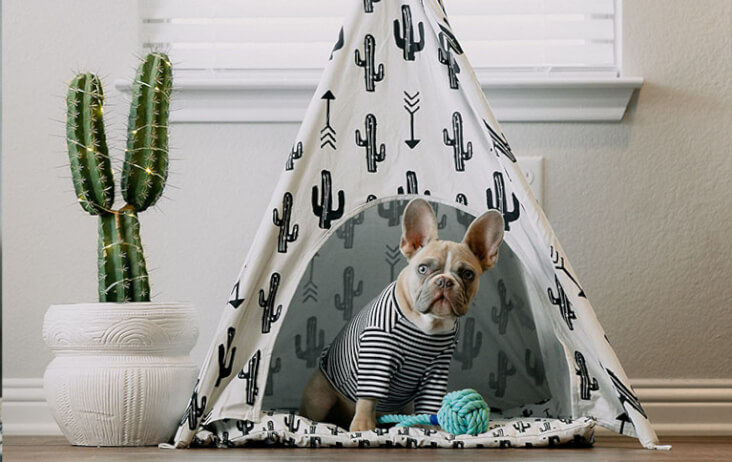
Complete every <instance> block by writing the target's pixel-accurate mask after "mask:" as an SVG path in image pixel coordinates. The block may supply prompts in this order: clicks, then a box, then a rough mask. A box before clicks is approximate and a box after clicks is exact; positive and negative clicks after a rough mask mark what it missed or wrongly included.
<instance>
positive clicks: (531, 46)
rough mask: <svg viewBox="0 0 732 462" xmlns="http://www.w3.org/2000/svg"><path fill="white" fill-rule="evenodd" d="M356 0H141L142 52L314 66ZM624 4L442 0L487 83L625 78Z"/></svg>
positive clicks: (209, 62) (241, 68)
mask: <svg viewBox="0 0 732 462" xmlns="http://www.w3.org/2000/svg"><path fill="white" fill-rule="evenodd" d="M351 1H357V0H307V1H304V0H206V1H201V0H140V1H139V12H140V17H141V21H142V24H141V41H142V45H143V48H144V49H145V51H147V50H164V51H167V52H168V53H169V54H170V56H171V59H172V61H173V62H174V63H175V66H176V70H177V73H178V76H179V77H182V76H191V77H194V76H195V77H203V76H208V77H211V76H221V74H224V75H227V76H233V75H235V74H237V73H243V72H246V71H253V70H317V69H319V68H322V66H323V65H324V63H325V62H326V60H327V59H328V56H329V55H330V51H331V49H332V47H333V44H334V43H335V41H336V39H337V37H338V31H339V29H340V26H341V23H342V18H343V16H344V15H345V14H346V10H347V9H348V7H349V5H350V3H349V2H351ZM618 2H619V0H443V3H444V5H445V9H446V10H447V13H448V15H449V18H450V23H451V25H452V28H453V30H454V31H455V34H456V36H457V37H458V38H459V39H460V41H461V44H462V46H463V48H464V49H465V51H466V53H467V54H468V57H469V59H470V61H471V64H472V65H473V67H474V68H475V69H476V71H478V72H479V74H480V75H481V76H482V77H485V76H496V77H499V78H500V77H507V76H514V75H518V76H521V77H524V78H526V77H531V76H538V77H551V76H555V75H564V76H566V75H568V74H569V75H580V76H585V77H586V76H588V75H595V76H601V77H615V76H617V75H618V59H617V55H618V36H619V34H618V32H617V31H618V27H617V21H618V19H619V13H618Z"/></svg>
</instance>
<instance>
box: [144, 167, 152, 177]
mask: <svg viewBox="0 0 732 462" xmlns="http://www.w3.org/2000/svg"><path fill="white" fill-rule="evenodd" d="M145 171H146V172H147V174H148V175H152V169H151V168H150V167H148V168H146V169H145Z"/></svg>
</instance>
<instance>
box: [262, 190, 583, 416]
mask: <svg viewBox="0 0 732 462" xmlns="http://www.w3.org/2000/svg"><path fill="white" fill-rule="evenodd" d="M424 198H425V199H427V200H428V201H430V203H431V204H432V206H433V208H434V210H435V214H436V216H437V220H438V224H439V237H440V239H443V240H454V241H460V240H462V238H463V235H464V233H465V231H466V229H467V227H468V225H469V224H470V223H471V222H472V221H473V219H474V218H475V217H474V216H473V215H472V214H471V213H469V212H467V211H465V210H462V209H460V208H457V207H456V205H455V203H451V204H446V203H441V202H438V201H436V200H435V199H434V198H430V197H429V196H425V197H424ZM407 203H408V199H407V198H405V196H394V197H391V198H385V199H380V200H376V201H373V202H370V203H369V204H368V205H367V206H366V207H365V208H362V209H360V211H357V212H356V213H355V214H353V215H351V216H350V217H349V218H348V219H344V220H342V221H341V225H340V226H339V227H338V228H336V229H334V230H333V232H332V233H331V234H330V236H329V237H328V238H327V239H326V240H325V242H324V243H323V245H322V246H321V247H320V248H319V249H318V251H317V253H316V254H315V256H314V257H313V258H312V259H311V261H310V263H309V265H308V269H307V271H306V272H305V274H304V275H303V277H302V279H301V280H300V282H299V284H298V287H297V290H296V291H295V294H294V297H293V299H292V300H291V302H290V307H289V309H288V311H287V316H286V317H285V319H284V321H283V324H282V327H281V329H280V332H279V335H278V337H277V340H276V342H275V345H274V349H273V354H272V360H271V362H270V367H269V372H268V377H267V385H266V389H265V390H264V400H263V404H262V408H263V409H272V410H278V411H284V412H291V411H296V410H297V409H298V407H299V403H300V398H301V395H302V389H303V387H304V385H305V383H306V382H307V380H308V378H309V377H310V375H311V374H312V373H313V371H314V370H315V369H316V368H317V367H318V364H319V359H320V354H321V352H322V350H323V348H324V347H325V346H327V345H328V344H329V343H330V342H331V341H332V340H333V338H334V337H335V336H336V335H337V334H338V332H339V331H340V330H341V329H342V328H343V326H344V325H345V324H346V323H347V322H348V321H349V320H350V319H351V318H352V317H353V316H354V315H355V314H356V313H357V312H358V311H359V310H360V309H361V308H363V307H364V306H366V305H367V304H368V303H369V301H371V300H372V299H373V298H374V297H376V296H377V295H378V294H379V293H380V292H381V291H382V290H383V289H384V288H385V287H386V286H387V285H388V284H389V283H390V282H392V281H394V280H396V278H397V276H398V275H399V272H400V271H401V270H402V269H403V268H404V267H405V266H406V264H407V262H406V259H405V258H404V256H403V255H402V254H401V253H400V251H399V239H400V236H401V216H402V213H403V211H404V209H405V207H406V205H407ZM525 275H526V271H525V269H524V266H523V264H522V263H521V261H520V260H519V258H518V257H517V256H516V254H515V253H514V252H513V251H512V250H511V248H510V247H509V245H508V244H507V243H506V242H504V243H503V244H502V247H501V250H500V256H499V261H498V264H497V265H496V267H494V268H493V269H491V270H489V271H487V272H486V273H484V274H483V276H482V277H481V281H480V289H479V291H478V294H477V295H476V297H475V299H474V301H473V303H472V305H471V307H470V311H469V312H468V313H467V315H465V316H463V317H462V318H461V319H460V327H459V337H458V344H457V348H456V349H455V354H454V356H453V360H452V364H451V367H450V380H449V386H448V389H449V390H458V389H462V388H474V389H476V390H477V391H478V392H480V393H481V395H482V396H483V397H484V398H485V400H486V401H487V402H488V404H489V405H490V406H491V408H492V410H493V412H503V413H504V414H505V415H507V416H524V417H526V416H529V415H536V416H537V417H561V416H564V415H570V413H571V410H570V409H569V408H564V409H563V407H564V406H563V405H562V403H568V402H569V401H568V399H569V397H567V399H566V400H565V399H562V397H555V398H559V399H555V400H553V401H552V403H553V404H552V408H549V407H547V406H545V409H541V404H542V403H546V402H548V401H549V400H550V398H552V397H553V396H552V393H551V390H552V389H557V388H555V387H553V386H551V383H550V381H549V380H548V379H547V374H546V371H547V366H546V365H547V364H549V363H551V367H552V376H554V377H556V378H557V380H559V379H561V378H563V377H567V376H568V371H567V365H566V361H564V359H563V358H564V355H563V353H562V349H561V346H560V345H559V344H558V341H557V340H556V339H555V338H554V337H551V338H545V339H541V340H540V338H539V335H538V334H537V323H542V322H549V321H548V319H546V318H545V317H543V316H541V315H540V316H535V314H534V313H533V312H532V308H531V295H530V293H531V289H530V287H529V286H528V282H527V281H526V276H525ZM552 355H554V356H555V357H556V361H549V362H548V361H547V358H551V357H552ZM563 383H564V384H565V387H563V388H558V389H559V390H562V389H567V388H568V387H567V386H566V384H567V383H568V379H565V380H564V381H563ZM527 405H528V406H527Z"/></svg>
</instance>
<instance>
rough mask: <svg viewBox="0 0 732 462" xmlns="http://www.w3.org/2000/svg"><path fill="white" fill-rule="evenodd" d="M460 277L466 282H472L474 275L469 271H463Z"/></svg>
mask: <svg viewBox="0 0 732 462" xmlns="http://www.w3.org/2000/svg"><path fill="white" fill-rule="evenodd" d="M462 277H463V279H465V280H466V281H472V280H473V279H475V273H474V272H473V271H471V270H465V271H463V274H462Z"/></svg>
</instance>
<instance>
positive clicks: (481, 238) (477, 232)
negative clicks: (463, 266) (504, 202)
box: [463, 210, 504, 271]
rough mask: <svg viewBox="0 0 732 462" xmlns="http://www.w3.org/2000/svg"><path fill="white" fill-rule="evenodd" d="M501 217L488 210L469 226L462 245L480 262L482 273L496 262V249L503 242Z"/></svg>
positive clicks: (498, 213) (499, 214)
mask: <svg viewBox="0 0 732 462" xmlns="http://www.w3.org/2000/svg"><path fill="white" fill-rule="evenodd" d="M503 227H504V222H503V216H502V215H501V213H500V212H498V211H497V210H489V211H487V212H485V213H484V214H483V215H481V216H479V217H478V218H476V219H475V220H473V222H472V223H471V224H470V227H468V230H467V231H466V232H465V237H464V238H463V243H464V244H467V246H468V247H470V250H471V251H472V252H473V253H474V254H475V256H476V257H478V260H480V265H481V266H482V267H483V271H485V270H487V269H489V268H492V267H493V266H494V265H495V264H496V262H498V249H499V247H500V246H501V242H502V241H503Z"/></svg>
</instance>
